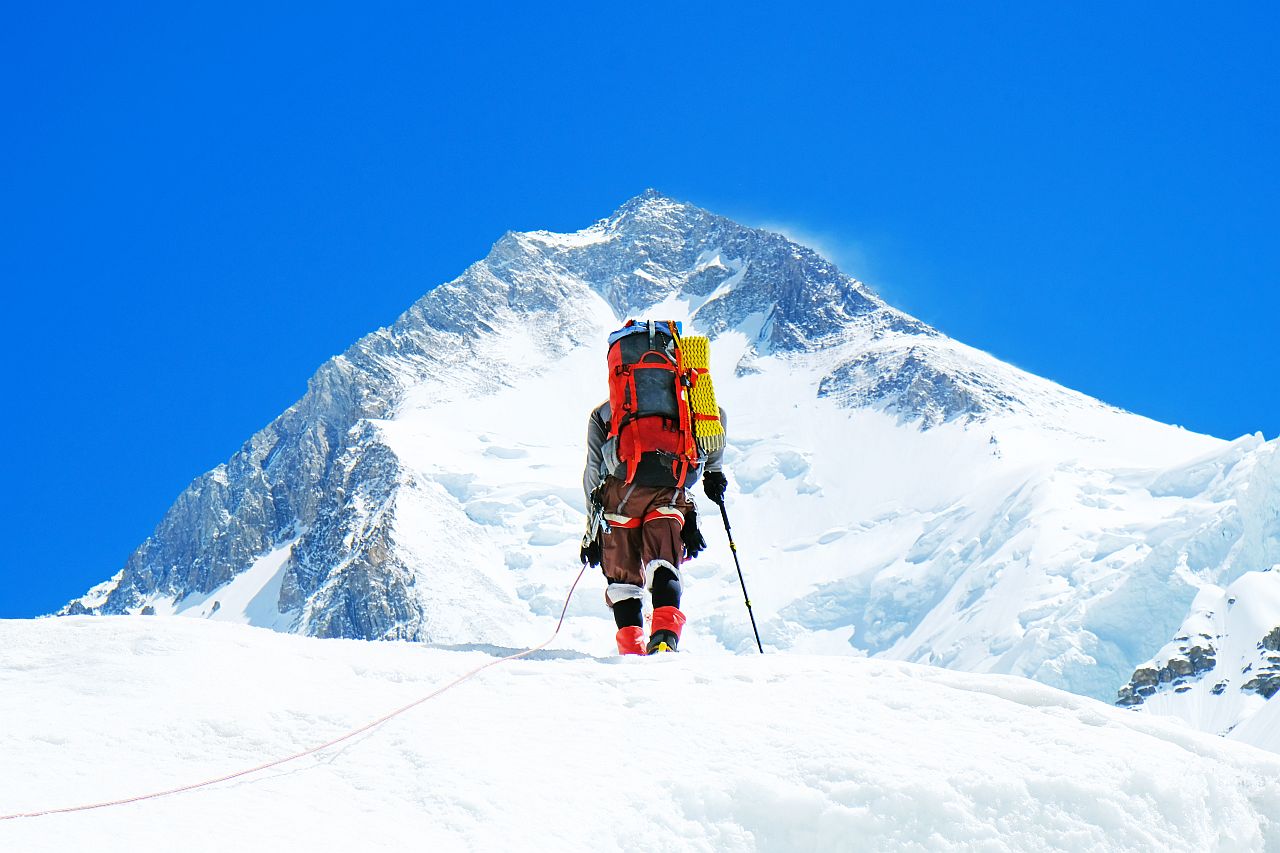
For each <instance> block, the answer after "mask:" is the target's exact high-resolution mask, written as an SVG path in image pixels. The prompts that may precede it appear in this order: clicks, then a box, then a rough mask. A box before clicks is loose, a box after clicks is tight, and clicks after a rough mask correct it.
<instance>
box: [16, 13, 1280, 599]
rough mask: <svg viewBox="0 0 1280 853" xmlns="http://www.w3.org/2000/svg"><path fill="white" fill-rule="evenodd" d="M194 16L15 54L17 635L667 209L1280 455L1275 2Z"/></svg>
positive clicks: (1151, 410)
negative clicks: (606, 239) (563, 247)
mask: <svg viewBox="0 0 1280 853" xmlns="http://www.w3.org/2000/svg"><path fill="white" fill-rule="evenodd" d="M176 5H179V4H156V5H154V6H153V7H151V8H143V7H142V6H141V5H135V4H90V3H83V4H78V5H62V4H57V3H51V2H45V3H38V4H25V5H22V6H12V7H11V8H10V9H9V10H8V12H7V14H6V21H5V25H4V26H3V27H0V66H2V67H3V76H2V77H0V80H2V81H3V82H2V83H0V85H2V86H3V90H2V92H3V103H0V123H2V124H0V131H2V133H0V164H2V165H0V216H2V217H3V220H2V221H0V276H2V280H3V284H4V302H5V307H4V310H3V312H0V314H2V316H3V318H4V319H3V323H4V327H3V330H4V342H5V345H6V346H5V352H6V354H7V363H6V368H7V369H6V374H7V379H6V381H5V384H4V387H5V393H4V395H3V399H4V402H5V411H4V418H3V423H4V427H3V429H4V434H3V440H4V449H5V453H4V459H5V465H4V468H5V470H4V475H3V481H2V482H3V487H2V488H0V495H2V496H0V500H2V501H3V503H2V504H0V524H2V527H0V533H2V534H3V546H4V547H3V550H2V551H0V555H2V556H0V617H13V616H29V615H33V614H36V613H41V612H48V611H50V610H52V609H55V608H57V607H59V606H60V605H61V604H63V603H64V602H65V601H67V600H68V599H70V598H71V597H73V596H75V595H78V594H80V593H82V592H83V591H84V589H85V588H86V587H87V586H89V585H90V584H92V583H95V582H97V581H99V580H102V579H105V578H107V577H109V576H110V575H111V574H113V573H114V572H115V571H116V570H117V569H118V568H120V566H121V565H122V564H123V563H124V560H125V559H126V557H127V556H128V554H129V553H130V552H131V551H132V550H133V548H134V547H136V546H137V545H138V544H139V543H140V542H141V541H142V540H143V539H144V538H145V537H146V536H147V534H148V533H150V531H151V529H152V528H153V526H154V525H155V524H156V522H157V521H159V519H160V517H161V514H162V513H163V512H164V510H165V509H166V508H167V507H168V506H169V504H170V503H172V501H173V499H174V498H175V497H176V496H177V494H178V493H179V492H180V491H181V489H182V488H183V487H184V486H185V485H186V484H187V483H188V482H189V481H190V480H191V479H192V478H193V477H195V476H196V475H198V474H200V473H201V472H203V471H206V470H208V469H209V468H211V467H213V466H214V465H216V464H217V463H219V462H221V461H223V460H225V459H226V458H227V457H229V456H230V455H231V454H232V453H233V452H234V451H235V450H236V449H238V448H239V446H240V445H241V443H243V442H244V441H245V440H246V439H247V438H248V437H249V436H250V435H251V434H252V433H253V432H255V431H256V430H257V429H259V428H261V427H262V426H264V425H265V424H266V423H268V422H269V421H270V420H271V419H272V418H273V417H275V416H276V415H277V414H278V413H279V412H281V411H282V410H283V409H284V408H286V407H287V406H288V405H289V404H290V403H292V402H293V401H294V400H295V399H297V398H298V397H299V396H300V395H301V394H302V392H303V391H304V389H305V382H306V379H307V377H308V376H309V375H310V374H311V373H312V371H314V370H315V368H316V367H317V366H318V365H319V364H320V363H321V362H323V361H324V360H325V359H326V358H328V357H329V356H331V355H333V354H334V353H337V352H339V351H341V350H342V349H344V348H345V347H346V346H348V345H349V344H350V343H351V342H353V341H354V340H355V339H356V338H358V337H359V336H360V335H362V334H364V333H366V332H368V331H370V330H372V329H374V328H376V327H378V326H381V325H385V324H387V323H389V322H391V321H392V320H393V319H394V318H395V317H396V315H397V314H399V313H400V312H401V311H402V310H403V309H404V308H406V307H407V306H408V305H409V304H410V303H411V302H412V301H413V300H414V299H416V298H417V297H418V296H420V295H421V294H422V293H423V292H425V291H426V290H427V289H429V288H430V287H432V286H434V285H436V284H438V283H440V282H442V281H446V280H449V279H451V278H453V277H454V276H456V275H457V274H458V273H459V272H461V270H462V269H463V268H464V267H465V266H466V265H467V264H468V263H470V262H472V261H474V260H476V259H478V258H480V257H481V256H483V255H484V254H485V252H486V251H487V249H488V247H489V245H490V244H491V243H492V242H493V241H494V240H495V239H497V237H499V236H500V235H501V234H502V232H503V231H506V230H508V229H516V230H519V229H530V228H548V229H553V230H570V229H577V228H581V227H584V226H586V225H588V224H590V223H591V222H592V221H594V220H595V219H597V218H599V217H601V216H603V215H605V214H607V213H609V212H610V211H611V210H612V209H613V208H614V207H616V206H617V205H618V204H620V203H621V202H622V201H624V200H625V199H627V198H628V197H630V196H632V195H635V194H636V193H638V192H640V191H641V190H643V189H644V188H646V187H649V186H653V187H657V188H658V189H660V190H662V191H664V192H666V193H668V194H670V195H674V196H676V197H678V198H683V199H688V200H690V201H693V202H695V203H697V204H700V205H703V206H704V207H708V208H710V209H712V210H715V211H717V212H721V213H725V214H728V215H730V216H734V217H736V218H738V219H740V220H742V221H745V222H748V223H751V224H775V225H782V226H786V227H787V228H789V229H791V230H793V231H796V232H798V233H802V234H807V235H809V237H810V238H811V239H813V240H816V241H817V242H818V243H820V244H821V245H822V246H824V247H826V248H827V249H828V251H829V252H830V253H831V254H833V255H834V256H835V260H836V261H837V262H839V263H841V264H842V265H843V266H844V267H845V268H846V270H847V271H848V272H850V273H851V274H854V275H856V276H858V277H859V278H862V279H863V280H865V281H867V282H868V283H869V284H871V285H872V286H873V287H875V288H876V289H877V290H878V291H879V292H880V293H882V294H883V295H884V296H885V297H886V298H888V299H889V300H890V301H892V302H894V303H895V304H897V305H898V306H899V307H902V308H904V309H906V310H908V311H911V312H913V313H915V314H916V315H918V316H920V317H921V318H923V319H925V320H926V321H928V322H930V323H932V324H934V325H936V326H938V327H939V328H941V329H942V330H943V331H945V332H947V333H948V334H951V335H953V336H955V337H957V338H959V339H961V340H964V341H966V342H967V343H970V344H973V345H975V346H978V347H981V348H983V349H986V350H988V351H990V352H993V353H995V354H996V355H998V356H1000V357H1002V358H1004V359H1007V360H1009V361H1012V362H1014V363H1016V364H1018V365H1020V366H1022V367H1024V368H1026V369H1029V370H1031V371H1034V372H1036V373H1039V374H1042V375H1044V376H1047V377H1050V378H1052V379H1054V380H1057V381H1059V382H1062V383H1064V384H1066V385H1069V386H1071V387H1074V388H1077V389H1080V390H1082V391H1085V392H1087V393H1090V394H1093V395H1095V396H1098V397H1101V398H1102V399H1104V400H1107V401H1108V402H1111V403H1114V404H1116V405H1119V406H1123V407H1125V408H1128V409H1131V410H1133V411H1136V412H1140V413H1142V414H1145V415H1148V416H1150V417H1153V418H1157V419H1159V420H1163V421H1168V422H1173V423H1179V424H1183V425H1185V426H1187V427H1189V428H1191V429H1195V430H1199V431H1203V432H1209V433H1213V434H1215V435H1219V436H1223V437H1235V436H1238V435H1240V434H1243V433H1246V432H1253V431H1258V430H1261V431H1263V432H1264V433H1265V434H1266V436H1267V437H1268V438H1274V437H1275V436H1276V435H1277V434H1278V433H1280V403H1278V402H1277V400H1276V396H1275V390H1274V388H1275V380H1276V375H1277V366H1278V365H1280V358H1277V356H1276V353H1275V349H1274V348H1275V341H1274V338H1275V328H1276V317H1277V308H1278V307H1280V298H1278V297H1277V296H1276V294H1275V285H1276V283H1277V272H1278V271H1280V240H1278V239H1277V238H1278V237H1280V228H1278V226H1280V215H1278V213H1280V211H1278V207H1280V201H1278V199H1280V181H1278V179H1277V152H1278V151H1280V132H1278V123H1280V103H1277V101H1278V100H1280V98H1278V96H1277V89H1278V87H1277V66H1276V62H1275V58H1274V53H1273V51H1274V48H1275V33H1276V31H1277V23H1278V21H1277V13H1276V12H1275V11H1273V9H1274V6H1273V5H1272V4H1265V3H1257V4H1250V3H1232V4H1203V3H1197V4H1190V3H1160V4H1155V3H1151V4H1114V3H1106V4H1096V5H1095V4H1049V3H1030V4H1022V3H999V4H982V3H978V4H959V3H942V2H938V3H917V4H890V3H866V4H844V3H841V4H834V3H833V4H830V5H829V6H827V7H825V8H820V7H810V8H808V9H807V10H803V11H796V10H794V9H790V10H783V8H782V7H780V6H777V4H770V6H769V7H766V6H764V5H751V4H742V3H732V4H730V3H724V4H708V3H679V4H675V3H673V4H657V5H655V4H628V5H636V6H638V5H646V6H649V7H650V8H648V9H647V10H645V11H634V10H632V11H626V12H621V11H616V10H611V9H610V8H609V6H610V4H600V3H592V4H582V5H566V4H533V5H531V6H530V7H529V8H527V9H525V10H523V11H513V10H511V9H508V8H505V7H504V6H503V5H501V4H493V5H484V4H476V5H475V6H474V9H470V8H469V9H468V10H467V11H459V9H458V8H451V9H448V10H443V11H442V8H441V6H442V5H443V4H415V3H403V4H384V3H376V2H365V3H360V4H351V5H350V6H347V7H339V6H336V5H330V4H313V3H306V4H298V5H296V6H294V7H292V8H290V7H288V6H286V5H283V4H243V5H241V4H234V3H207V4H200V5H199V6H197V7H195V8H192V9H186V10H178V9H175V8H173V6H176ZM182 5H186V4H182ZM464 5H467V4H450V6H457V7H462V6H464ZM124 6H128V7H129V8H127V9H126V8H123V7H124ZM268 6H270V8H267V7H268ZM1120 7H1124V8H1120Z"/></svg>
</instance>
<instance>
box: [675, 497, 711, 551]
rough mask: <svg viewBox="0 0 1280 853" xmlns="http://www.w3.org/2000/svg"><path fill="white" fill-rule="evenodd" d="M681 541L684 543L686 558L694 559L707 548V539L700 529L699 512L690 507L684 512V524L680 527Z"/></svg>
mask: <svg viewBox="0 0 1280 853" xmlns="http://www.w3.org/2000/svg"><path fill="white" fill-rule="evenodd" d="M680 541H681V542H683V543H684V558H685V559H686V560H692V559H693V558H694V557H696V556H698V554H699V553H701V552H702V551H705V550H707V540H706V539H704V538H703V536H702V531H701V530H699V529H698V513H697V512H695V511H694V510H692V509H690V510H689V511H688V512H686V513H685V514H684V526H683V527H681V528H680Z"/></svg>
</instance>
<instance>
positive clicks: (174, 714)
mask: <svg viewBox="0 0 1280 853" xmlns="http://www.w3.org/2000/svg"><path fill="white" fill-rule="evenodd" d="M587 592H588V591H587V590H583V591H582V593H580V594H581V595H583V597H588V596H587V595H586V593H587ZM539 622H540V624H539V627H540V628H543V629H545V630H546V631H547V632H549V629H550V628H551V626H552V625H553V624H554V620H551V619H547V620H539ZM491 659H492V658H491V657H489V656H488V655H487V654H485V653H484V652H481V651H448V650H442V649H433V648H428V647H424V646H422V645H419V644H405V643H369V642H363V641H350V640H315V639H309V638H302V637H296V636H289V635H284V634H277V633H272V632H269V631H263V630H259V629H255V628H251V627H246V626H241V625H233V624H216V623H212V622H205V621H199V620H186V619H182V620H175V619H148V618H145V617H107V618H92V619H90V618H68V619H61V620H37V621H7V622H0V719H3V720H4V723H5V724H4V726H3V728H2V729H0V755H2V756H3V757H4V772H3V773H0V814H8V813H11V812H15V811H29V810H36V809H40V808H48V807H59V806H67V805H74V804H79V803H83V802H92V801H100V800H104V799H111V798H117V797H123V796H130V795H135V794H139V793H143V792H147V791H151V790H157V789H163V788H169V787H174V786H177V785H181V784H185V783H189V782H194V781H199V780H201V779H204V778H209V777H212V776H217V775H221V774H225V773H228V772H232V771H234V770H238V769H241V768H243V767H245V766H251V765H254V764H257V763H261V762H262V761H265V760H267V759H270V758H275V757H279V756H281V755H284V754H290V753H292V752H295V751H298V750H299V749H302V748H305V747H308V746H310V745H313V744H315V743H319V742H322V741H324V740H327V739H329V738H332V737H335V736H337V735H339V734H342V733H344V732H345V731H348V730H350V729H352V728H355V727H356V726H358V725H360V724H363V723H365V722H367V721H368V720H370V719H373V718H375V717H377V716H380V715H381V714H382V713H384V712H386V711H387V710H390V709H392V708H396V707H399V706H401V705H404V704H406V703H408V702H410V701H412V700H414V699H416V698H419V697H420V696H423V695H425V694H427V693H428V692H430V691H431V690H433V689H434V688H435V687H437V686H439V685H441V684H443V683H445V682H447V681H449V680H451V679H452V678H454V677H455V676H457V675H459V674H461V673H462V672H464V671H466V670H469V669H471V668H473V667H475V666H477V665H479V664H481V663H483V662H486V661H488V660H491ZM1276 815H1280V758H1277V757H1276V756H1274V755H1271V754H1269V753H1264V752H1262V751H1260V750H1256V749H1253V748H1251V747H1247V746H1241V745H1237V744H1232V743H1229V742H1225V741H1222V740H1219V739H1217V738H1214V737H1212V736H1209V735H1203V734H1199V733H1195V732H1190V731H1187V730H1185V729H1182V728H1181V727H1180V726H1178V725H1177V724H1175V723H1171V722H1168V721H1163V720H1159V719H1153V718H1150V717H1146V716H1142V715H1135V714H1131V713H1127V712H1123V711H1119V710H1116V709H1114V708H1110V707H1108V706H1106V705H1104V704H1102V703H1099V702H1095V701H1093V700H1089V699H1085V698H1081V697H1078V696H1074V695H1070V694H1067V693H1063V692H1060V691H1057V690H1054V689H1052V688H1049V687H1044V686H1041V685H1037V684H1035V683H1032V682H1030V681H1026V680H1024V679H1016V678H1010V677H1005V676H981V675H972V674H966V673H959V672H949V671H946V670H941V669H937V668H930V667H920V666H916V665H911V664H905V663H898V662H891V661H878V660H869V659H854V658H835V657H813V656H805V655H794V654H793V655H771V656H764V657H760V656H751V657H746V656H744V657H729V656H715V657H707V656H698V655H670V656H665V657H663V658H660V659H640V658H631V659H624V658H617V657H606V658H593V657H588V656H584V655H581V654H578V653H575V652H572V651H567V650H562V651H546V652H542V653H539V655H538V657H537V659H533V660H526V661H517V662H512V663H508V664H504V665H502V666H499V667H495V668H492V669H489V670H487V671H485V672H484V673H482V674H481V675H479V676H478V677H477V678H475V679H474V680H472V681H469V682H466V683H464V684H462V685H460V686H458V687H456V688H454V689H453V690H451V691H449V692H447V693H445V694H443V695H441V696H440V697H438V698H437V699H434V700H432V701H430V702H428V703H427V704H425V705H422V706H420V707H418V708H416V709H413V710H411V711H409V712H408V713H406V714H405V715H403V716H400V717H397V718H396V719H394V720H392V721H391V722H389V723H387V724H386V725H384V726H383V727H381V728H379V729H377V730H375V731H373V732H371V733H369V734H366V735H364V736H361V737H360V738H358V739H357V740H355V741H352V742H350V743H348V744H346V745H344V746H343V747H341V748H338V749H335V750H333V751H331V752H329V753H327V754H322V755H321V756H320V757H319V758H307V759H302V760H300V761H298V762H297V763H296V765H286V766H284V767H281V768H278V769H276V770H274V771H269V772H265V773H263V774H261V775H259V776H255V777H249V778H246V779H241V780H238V781H236V782H234V783H227V784H223V785H220V786H217V787H214V788H211V789H205V790H200V791H196V792H191V793H187V794H181V795H177V796H172V797H168V798H165V799H162V800H155V801H150V802H145V803H139V804H133V805H128V806H120V807H114V808H109V809H103V810H98V811H92V812H84V813H78V814H67V815H54V816H48V817H42V818H34V819H25V820H16V821H4V822H0V849H5V850H22V851H30V853H36V852H37V851H63V850H95V851H116V850H118V851H128V853H140V851H160V850H172V849H182V850H184V851H206V850H207V851H224V850H243V851H278V850H308V851H314V853H320V852H321V851H329V850H334V851H337V850H341V851H348V850H374V849H421V850H433V851H435V850H440V851H451V850H495V849H520V850H555V851H566V850H583V851H608V850H624V849H625V850H717V851H722V850H726V851H732V850H765V851H770V850H774V851H792V850H809V849H821V850H886V851H892V850H924V849H957V848H959V849H973V850H986V851H1003V850H1016V851H1036V850H1116V851H1124V850H1142V851H1148V850H1169V851H1183V850H1185V851H1197V853H1201V851H1214V850H1219V851H1232V853H1236V852H1237V851H1262V850H1266V849H1271V848H1274V847H1275V846H1276V845H1280V825H1278V824H1277V823H1276V818H1275V816H1276Z"/></svg>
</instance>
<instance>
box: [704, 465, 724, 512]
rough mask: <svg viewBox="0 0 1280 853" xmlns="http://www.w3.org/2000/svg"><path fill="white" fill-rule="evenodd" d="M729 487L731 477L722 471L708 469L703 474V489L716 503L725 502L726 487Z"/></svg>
mask: <svg viewBox="0 0 1280 853" xmlns="http://www.w3.org/2000/svg"><path fill="white" fill-rule="evenodd" d="M727 488H729V478H728V477H726V476H725V475H724V473H723V472H721V471H707V472H706V473H705V474H703V475H702V491H704V492H706V494H707V497H709V498H711V500H713V501H715V502H716V503H718V504H720V503H724V492H725V489H727Z"/></svg>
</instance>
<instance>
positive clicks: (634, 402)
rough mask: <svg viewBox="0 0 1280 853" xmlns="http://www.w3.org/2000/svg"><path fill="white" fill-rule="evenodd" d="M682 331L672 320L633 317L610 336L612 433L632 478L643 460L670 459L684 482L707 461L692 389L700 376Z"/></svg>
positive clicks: (675, 474)
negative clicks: (688, 361) (688, 359)
mask: <svg viewBox="0 0 1280 853" xmlns="http://www.w3.org/2000/svg"><path fill="white" fill-rule="evenodd" d="M680 332H681V327H680V324H679V323H677V322H674V321H670V320H662V321H658V320H649V321H636V320H628V321H627V324H626V325H625V326H623V327H622V328H621V329H619V330H618V331H616V332H614V333H613V334H611V335H610V336H609V411H610V417H609V420H610V424H609V437H610V438H616V439H617V452H618V460H619V461H620V462H621V463H623V465H625V466H626V470H627V475H626V481H627V482H628V483H630V482H632V481H633V480H634V479H635V477H636V469H637V468H638V466H639V465H640V463H641V462H642V461H644V462H646V463H647V465H646V467H648V465H653V464H658V465H662V463H667V462H669V464H670V472H671V476H672V477H673V478H674V479H675V483H676V485H678V486H683V485H684V484H685V478H686V477H687V476H688V475H689V473H690V472H691V471H693V470H695V469H696V468H697V466H698V463H699V462H701V461H702V456H701V454H700V452H699V450H698V442H697V439H696V438H695V436H694V428H693V423H694V416H693V409H692V407H691V405H690V402H689V394H688V389H689V388H691V387H693V383H694V382H695V381H696V376H695V371H694V370H693V369H692V368H687V367H685V365H684V360H683V357H682V355H681V351H680Z"/></svg>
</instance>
